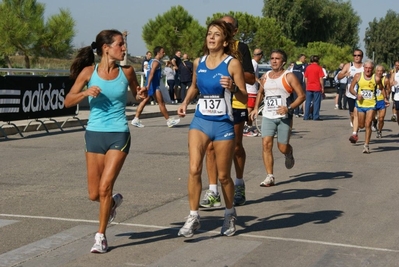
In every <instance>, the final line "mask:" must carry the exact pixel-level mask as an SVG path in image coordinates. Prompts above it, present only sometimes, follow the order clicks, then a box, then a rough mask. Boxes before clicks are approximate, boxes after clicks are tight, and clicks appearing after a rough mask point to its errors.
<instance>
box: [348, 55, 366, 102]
mask: <svg viewBox="0 0 399 267" xmlns="http://www.w3.org/2000/svg"><path fill="white" fill-rule="evenodd" d="M349 72H350V76H349V77H348V84H347V86H346V93H345V95H346V96H347V97H349V98H352V99H356V96H354V95H352V94H351V93H350V92H349V88H350V86H351V83H352V80H353V77H354V76H355V74H356V73H359V72H363V65H362V66H361V67H360V68H356V67H355V65H354V64H353V62H351V66H350V68H349ZM355 91H357V86H355Z"/></svg>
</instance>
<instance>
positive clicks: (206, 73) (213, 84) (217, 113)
mask: <svg viewBox="0 0 399 267" xmlns="http://www.w3.org/2000/svg"><path fill="white" fill-rule="evenodd" d="M206 58H207V56H203V57H202V58H200V60H199V63H198V67H197V70H196V73H197V87H198V89H199V92H200V95H201V97H200V99H199V101H198V104H197V107H196V110H195V114H194V115H195V116H197V117H200V118H203V119H206V120H211V121H226V120H227V121H231V122H233V112H232V106H231V103H232V98H233V94H232V93H231V92H230V91H229V90H226V89H225V88H223V87H222V86H221V85H220V78H221V76H228V77H230V73H229V71H228V65H229V63H230V60H231V59H232V58H233V57H232V56H227V57H226V58H225V59H224V60H223V61H222V62H221V63H220V64H219V65H218V66H217V67H216V68H214V69H209V68H208V67H207V66H206V62H205V61H206Z"/></svg>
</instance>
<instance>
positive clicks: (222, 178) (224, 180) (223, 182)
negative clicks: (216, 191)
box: [219, 175, 233, 186]
mask: <svg viewBox="0 0 399 267" xmlns="http://www.w3.org/2000/svg"><path fill="white" fill-rule="evenodd" d="M232 181H233V180H232V179H231V177H227V176H225V175H219V182H220V185H221V186H225V185H228V184H229V183H230V182H232Z"/></svg>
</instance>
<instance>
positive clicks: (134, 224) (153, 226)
mask: <svg viewBox="0 0 399 267" xmlns="http://www.w3.org/2000/svg"><path fill="white" fill-rule="evenodd" d="M1 216H3V217H13V218H29V219H43V220H57V221H69V222H84V223H98V221H96V220H83V219H69V218H61V217H46V216H30V215H18V214H1V213H0V217H1ZM112 224H114V225H124V226H134V227H142V228H154V229H175V230H179V228H176V227H165V226H157V225H145V224H136V223H117V222H112ZM198 232H202V233H216V234H219V233H220V232H219V231H203V230H198ZM240 236H244V237H249V238H257V239H270V240H279V241H290V242H298V243H308V244H319V245H326V246H335V247H345V248H356V249H365V250H374V251H383V252H395V253H398V252H399V250H395V249H388V248H376V247H367V246H358V245H351V244H343V243H333V242H325V241H317V240H308V239H299V238H286V237H274V236H262V235H252V234H240Z"/></svg>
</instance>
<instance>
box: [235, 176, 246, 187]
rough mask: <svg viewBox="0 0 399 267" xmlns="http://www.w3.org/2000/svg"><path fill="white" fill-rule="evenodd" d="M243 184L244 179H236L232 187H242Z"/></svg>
mask: <svg viewBox="0 0 399 267" xmlns="http://www.w3.org/2000/svg"><path fill="white" fill-rule="evenodd" d="M244 184H245V183H244V179H242V178H241V179H239V178H236V180H235V182H234V185H240V186H243V185H244Z"/></svg>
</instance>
